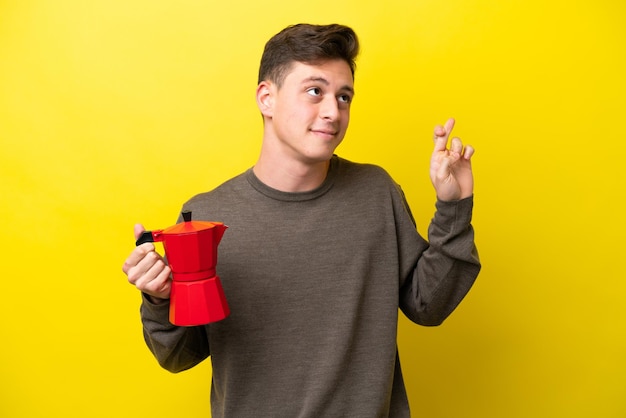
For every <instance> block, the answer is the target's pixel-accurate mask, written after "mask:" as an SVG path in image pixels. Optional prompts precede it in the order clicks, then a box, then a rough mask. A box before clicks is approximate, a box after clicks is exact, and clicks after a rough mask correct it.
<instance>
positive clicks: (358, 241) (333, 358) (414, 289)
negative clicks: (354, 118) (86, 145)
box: [123, 25, 480, 418]
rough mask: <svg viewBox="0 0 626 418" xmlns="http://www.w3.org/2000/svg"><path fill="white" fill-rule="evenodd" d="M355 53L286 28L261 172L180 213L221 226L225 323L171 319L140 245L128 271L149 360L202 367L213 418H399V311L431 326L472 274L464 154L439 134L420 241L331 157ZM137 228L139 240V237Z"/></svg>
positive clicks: (403, 408)
mask: <svg viewBox="0 0 626 418" xmlns="http://www.w3.org/2000/svg"><path fill="white" fill-rule="evenodd" d="M357 53H358V41H357V37H356V35H355V34H354V32H353V31H352V30H351V29H350V28H348V27H345V26H341V25H327V26H313V25H296V26H291V27H288V28H286V29H284V30H283V31H281V32H280V33H279V34H277V35H275V36H274V37H273V38H272V39H271V40H270V41H269V42H268V43H267V45H266V47H265V51H264V54H263V57H262V60H261V68H260V72H259V84H258V88H257V95H256V97H257V103H258V106H259V109H260V111H261V113H262V115H263V120H264V130H263V144H262V149H261V152H260V156H259V159H258V161H257V163H256V165H255V166H254V167H253V168H251V169H250V170H248V171H246V172H245V173H243V174H241V175H239V176H237V177H235V178H233V179H231V180H229V181H227V182H226V183H224V184H222V185H221V186H219V187H218V188H216V189H215V190H213V191H210V192H208V193H203V194H199V195H197V196H195V197H193V198H192V199H191V200H189V201H188V202H186V203H185V204H184V205H183V208H184V209H185V210H191V211H192V212H193V216H194V219H198V220H201V219H205V220H214V221H220V222H224V223H225V224H227V225H228V226H229V229H228V232H227V233H226V234H225V235H224V238H223V240H222V242H221V244H220V248H219V261H218V266H217V269H218V274H219V276H220V278H221V281H222V284H223V286H224V290H225V293H226V297H227V299H228V303H229V306H230V310H231V314H230V316H229V317H228V318H226V319H225V320H223V321H220V322H217V323H212V324H210V325H207V326H199V327H176V326H173V325H171V324H170V323H169V321H168V297H169V292H170V283H171V282H170V269H169V267H168V266H167V265H166V263H165V261H164V260H163V258H162V257H161V256H160V255H159V254H157V253H156V252H155V250H154V246H153V245H152V244H150V243H146V244H142V245H140V246H138V247H137V248H136V249H135V250H134V251H133V252H132V253H131V255H130V256H129V258H128V259H127V260H126V262H125V264H124V267H123V270H124V272H125V273H126V274H127V275H128V280H129V281H130V283H132V284H133V285H135V286H136V287H137V288H138V289H139V290H141V291H142V292H143V295H144V298H143V303H142V306H141V315H142V321H143V325H144V335H145V339H146V342H147V344H148V347H149V348H150V350H151V351H152V352H153V354H154V355H155V357H156V358H157V360H158V361H159V363H160V364H161V365H162V366H163V367H164V368H166V369H168V370H170V371H172V372H178V371H181V370H185V369H188V368H190V367H193V366H194V365H196V364H198V363H199V362H201V361H203V360H204V359H206V358H207V357H209V356H210V357H211V361H212V370H213V382H212V390H211V407H212V416H213V418H219V417H310V418H320V417H332V418H335V417H359V418H365V417H408V416H409V415H410V413H409V406H408V401H407V395H406V392H405V387H404V383H403V379H402V373H401V370H400V362H399V356H398V352H397V345H396V332H397V321H398V308H400V309H401V310H402V311H403V312H404V314H405V315H406V316H407V317H408V318H410V319H411V320H412V321H414V322H416V323H418V324H422V325H438V324H440V323H441V322H442V321H443V320H444V319H445V318H446V317H447V316H448V315H449V314H450V313H451V312H452V311H453V310H454V309H455V308H456V306H457V305H458V303H459V302H460V301H461V300H462V299H463V297H464V296H465V294H466V293H467V292H468V291H469V289H470V287H471V286H472V284H473V282H474V280H475V278H476V276H477V275H478V272H479V270H480V263H479V260H478V256H477V252H476V248H475V246H474V241H473V229H472V227H471V224H470V220H471V212H472V202H473V201H472V196H473V179H472V171H471V166H470V158H471V156H472V153H473V149H472V148H471V147H469V146H467V147H465V148H464V147H463V144H462V143H461V141H460V140H459V139H458V138H453V139H452V140H451V141H450V142H451V143H450V147H449V148H447V144H448V138H449V136H450V131H451V130H452V127H453V124H454V121H453V120H449V121H448V122H447V123H446V124H445V126H438V127H436V128H435V136H434V139H435V147H434V152H433V154H432V157H431V170H430V176H431V179H432V182H433V185H434V187H435V189H436V193H437V202H436V208H437V211H436V213H435V216H434V218H433V220H432V222H431V225H430V227H429V231H428V238H429V242H427V241H426V240H424V239H423V238H422V237H421V236H420V235H419V234H418V233H417V231H416V228H415V223H414V220H413V218H412V215H411V212H410V211H409V208H408V206H407V203H406V201H405V199H404V196H403V193H402V191H401V189H400V188H399V187H398V185H397V184H396V183H395V182H394V181H393V180H392V179H391V178H390V177H389V175H388V174H387V173H386V172H385V171H384V170H383V169H381V168H379V167H376V166H373V165H365V164H356V163H352V162H349V161H347V160H344V159H342V158H340V157H338V156H336V155H334V152H335V149H336V148H337V146H338V145H339V144H340V143H341V141H342V139H343V137H344V135H345V133H346V129H347V128H348V121H349V118H350V104H351V102H352V98H353V96H354V68H355V65H354V60H355V58H356V55H357ZM142 231H143V227H141V225H137V226H136V227H135V235H136V236H138V235H139V234H140V233H141V232H142Z"/></svg>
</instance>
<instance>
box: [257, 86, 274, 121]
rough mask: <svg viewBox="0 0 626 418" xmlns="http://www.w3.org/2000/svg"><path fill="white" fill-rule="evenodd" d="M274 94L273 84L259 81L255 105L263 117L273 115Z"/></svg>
mask: <svg viewBox="0 0 626 418" xmlns="http://www.w3.org/2000/svg"><path fill="white" fill-rule="evenodd" d="M274 93H275V88H274V84H272V83H271V82H269V81H261V82H260V83H259V85H258V86H257V88H256V104H257V106H258V107H259V110H260V111H261V114H262V115H263V117H268V118H271V117H272V116H273V115H274Z"/></svg>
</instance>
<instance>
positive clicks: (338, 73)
mask: <svg viewBox="0 0 626 418" xmlns="http://www.w3.org/2000/svg"><path fill="white" fill-rule="evenodd" d="M311 81H319V82H322V83H324V84H328V85H331V86H334V87H337V88H348V89H353V85H354V78H353V76H352V70H351V69H350V66H349V65H348V63H347V62H345V61H344V60H340V59H338V60H328V61H322V62H318V63H303V62H294V63H293V64H292V65H291V68H290V69H289V71H288V73H287V75H286V77H285V82H286V83H290V84H306V83H307V82H311Z"/></svg>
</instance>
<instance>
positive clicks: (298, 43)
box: [258, 24, 359, 87]
mask: <svg viewBox="0 0 626 418" xmlns="http://www.w3.org/2000/svg"><path fill="white" fill-rule="evenodd" d="M358 53H359V40H358V38H357V36H356V33H354V31H353V30H352V29H351V28H349V27H347V26H343V25H338V24H331V25H309V24H297V25H293V26H288V27H286V28H285V29H283V30H282V31H280V32H279V33H277V34H276V35H274V36H273V37H272V38H271V39H270V40H269V41H268V42H267V43H266V44H265V50H264V51H263V56H262V57H261V65H260V67H259V80H258V82H259V83H260V82H261V81H264V80H269V81H272V82H274V83H276V84H277V85H278V87H280V86H281V85H282V83H283V81H284V80H285V77H286V76H287V73H288V71H289V69H290V68H291V65H292V64H293V63H294V62H301V63H304V64H315V63H319V62H322V61H326V60H330V59H342V60H344V61H346V62H347V63H348V65H349V66H350V70H351V71H352V76H353V77H354V70H355V68H356V63H355V59H356V57H357V55H358Z"/></svg>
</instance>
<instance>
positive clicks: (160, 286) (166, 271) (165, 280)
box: [135, 260, 171, 297]
mask: <svg viewBox="0 0 626 418" xmlns="http://www.w3.org/2000/svg"><path fill="white" fill-rule="evenodd" d="M170 273H171V270H170V268H169V267H168V266H167V265H166V264H165V263H164V262H163V261H162V260H159V261H158V262H156V263H155V264H154V265H153V266H152V267H151V268H150V270H148V271H147V272H146V274H144V275H143V276H142V277H141V278H140V279H139V280H137V281H136V282H135V286H136V287H137V289H139V290H141V291H142V292H146V293H148V294H151V295H154V296H157V297H162V293H163V292H164V291H165V290H167V289H168V287H169V279H170Z"/></svg>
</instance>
